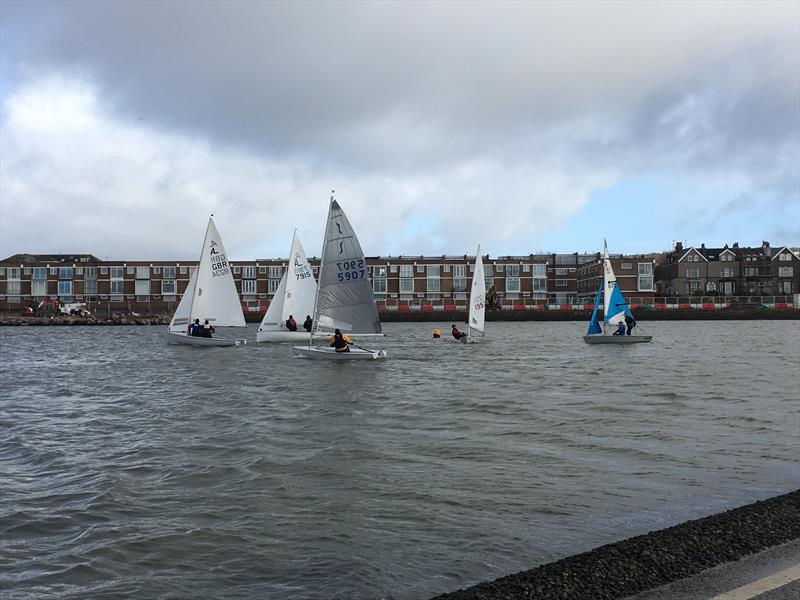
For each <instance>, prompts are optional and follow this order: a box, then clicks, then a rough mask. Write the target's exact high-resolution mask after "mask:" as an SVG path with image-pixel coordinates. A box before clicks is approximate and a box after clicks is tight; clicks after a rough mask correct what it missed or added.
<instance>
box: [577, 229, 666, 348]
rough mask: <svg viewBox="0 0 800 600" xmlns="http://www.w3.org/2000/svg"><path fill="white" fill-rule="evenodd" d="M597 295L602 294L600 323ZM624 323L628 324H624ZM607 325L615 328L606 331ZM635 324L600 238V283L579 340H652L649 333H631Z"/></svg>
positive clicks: (593, 342)
mask: <svg viewBox="0 0 800 600" xmlns="http://www.w3.org/2000/svg"><path fill="white" fill-rule="evenodd" d="M601 296H602V298H603V320H604V323H603V326H602V327H601V326H600V321H599V318H598V312H599V309H600V297H601ZM626 324H627V325H628V326H627V328H626ZM609 326H614V327H616V331H615V332H614V333H609V330H608V327H609ZM636 327H637V325H636V320H635V319H634V318H633V314H632V313H631V311H630V308H629V307H628V304H627V303H626V302H625V298H624V297H623V295H622V292H621V291H620V289H619V286H618V285H617V277H616V275H614V269H613V268H612V266H611V259H610V258H609V256H608V245H607V244H606V243H605V241H604V243H603V278H602V280H601V281H600V287H598V289H597V295H596V296H595V299H594V309H593V310H592V318H591V319H590V321H589V330H588V331H587V332H586V335H585V336H583V341H584V342H586V343H587V344H637V343H642V342H650V341H652V340H653V336H651V335H634V334H633V330H634V329H635V328H636Z"/></svg>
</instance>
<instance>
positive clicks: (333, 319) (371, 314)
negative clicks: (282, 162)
mask: <svg viewBox="0 0 800 600" xmlns="http://www.w3.org/2000/svg"><path fill="white" fill-rule="evenodd" d="M314 329H315V331H318V332H321V333H328V332H332V331H333V330H334V329H341V330H342V331H343V332H345V333H355V334H364V333H372V334H379V333H381V331H382V330H381V322H380V318H379V317H378V309H377V307H376V306H375V296H374V294H373V291H372V282H371V280H370V278H369V274H368V270H367V261H366V259H365V258H364V252H363V251H362V250H361V244H359V242H358V238H357V237H356V234H355V232H354V231H353V228H352V227H351V225H350V222H349V221H348V220H347V216H345V214H344V211H343V210H342V208H341V207H340V206H339V203H338V202H336V200H333V199H331V205H330V210H329V211H328V223H327V226H326V228H325V242H324V244H323V247H322V263H321V267H320V273H319V284H318V290H317V300H316V306H315V314H314Z"/></svg>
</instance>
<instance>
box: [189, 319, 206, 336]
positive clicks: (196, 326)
mask: <svg viewBox="0 0 800 600" xmlns="http://www.w3.org/2000/svg"><path fill="white" fill-rule="evenodd" d="M186 330H187V331H186V333H188V334H189V335H191V336H193V337H200V334H201V333H202V331H203V326H202V325H200V319H195V320H194V323H189V326H188V327H187V328H186Z"/></svg>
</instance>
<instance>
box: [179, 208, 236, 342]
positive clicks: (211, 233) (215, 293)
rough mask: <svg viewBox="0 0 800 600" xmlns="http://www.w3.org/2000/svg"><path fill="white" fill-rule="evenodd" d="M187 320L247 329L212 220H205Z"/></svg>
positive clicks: (228, 264)
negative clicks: (205, 224) (205, 225)
mask: <svg viewBox="0 0 800 600" xmlns="http://www.w3.org/2000/svg"><path fill="white" fill-rule="evenodd" d="M189 318H190V319H191V320H194V319H200V322H201V323H203V322H204V321H205V320H206V319H208V321H209V323H211V324H212V325H214V326H215V327H246V325H247V324H246V323H245V321H244V313H243V312H242V305H241V302H240V301H239V294H238V293H237V292H236V283H235V282H234V281H233V272H232V270H231V266H230V263H229V262H228V256H227V254H226V253H225V247H224V246H223V245H222V238H221V237H220V235H219V232H218V231H217V228H216V226H215V225H214V220H213V219H209V220H208V229H207V230H206V238H205V240H204V241H203V250H202V253H201V255H200V264H199V265H198V266H197V281H196V284H195V290H194V298H193V301H192V309H191V312H190V315H189Z"/></svg>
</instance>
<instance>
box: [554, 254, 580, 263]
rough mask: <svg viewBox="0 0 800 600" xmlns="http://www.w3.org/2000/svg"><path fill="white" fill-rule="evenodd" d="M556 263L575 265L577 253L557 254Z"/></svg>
mask: <svg viewBox="0 0 800 600" xmlns="http://www.w3.org/2000/svg"><path fill="white" fill-rule="evenodd" d="M556 264H557V265H574V264H575V255H574V254H556Z"/></svg>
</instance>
